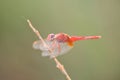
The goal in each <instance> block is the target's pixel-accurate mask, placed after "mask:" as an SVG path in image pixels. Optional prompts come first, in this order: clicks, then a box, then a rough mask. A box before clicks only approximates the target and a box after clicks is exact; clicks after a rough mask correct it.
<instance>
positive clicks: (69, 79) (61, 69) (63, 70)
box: [27, 19, 71, 80]
mask: <svg viewBox="0 0 120 80" xmlns="http://www.w3.org/2000/svg"><path fill="white" fill-rule="evenodd" d="M27 22H28V24H29V26H30V28H31V29H32V30H33V32H34V33H35V34H36V35H37V36H38V38H39V39H40V40H41V41H42V43H43V44H44V46H45V47H46V48H48V49H49V53H50V54H53V51H52V50H51V49H50V47H49V46H48V45H47V44H46V43H45V41H44V39H43V38H42V37H41V35H40V33H39V31H38V30H36V29H35V28H34V27H33V26H32V23H31V22H30V20H29V19H28V20H27ZM53 60H54V61H55V63H56V67H57V68H58V69H59V70H60V71H61V72H62V73H63V74H64V75H65V76H66V79H67V80H71V78H70V76H69V75H68V73H67V72H66V70H65V68H64V66H63V65H62V64H61V63H60V61H58V59H57V58H56V57H55V56H53Z"/></svg>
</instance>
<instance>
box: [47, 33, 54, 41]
mask: <svg viewBox="0 0 120 80" xmlns="http://www.w3.org/2000/svg"><path fill="white" fill-rule="evenodd" d="M54 37H55V34H53V33H51V34H49V35H48V37H47V40H50V41H51V40H53V39H54Z"/></svg>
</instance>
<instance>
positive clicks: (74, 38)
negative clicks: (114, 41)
mask: <svg viewBox="0 0 120 80" xmlns="http://www.w3.org/2000/svg"><path fill="white" fill-rule="evenodd" d="M100 38H101V36H71V38H70V39H71V40H72V41H73V42H75V41H79V40H89V39H100Z"/></svg>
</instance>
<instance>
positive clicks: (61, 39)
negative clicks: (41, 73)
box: [55, 33, 70, 42]
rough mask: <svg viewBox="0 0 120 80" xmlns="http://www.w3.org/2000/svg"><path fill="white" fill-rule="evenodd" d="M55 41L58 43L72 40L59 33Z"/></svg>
mask: <svg viewBox="0 0 120 80" xmlns="http://www.w3.org/2000/svg"><path fill="white" fill-rule="evenodd" d="M55 39H56V40H57V41H58V42H68V41H69V39H70V38H69V36H68V35H67V34H64V33H59V34H56V35H55Z"/></svg>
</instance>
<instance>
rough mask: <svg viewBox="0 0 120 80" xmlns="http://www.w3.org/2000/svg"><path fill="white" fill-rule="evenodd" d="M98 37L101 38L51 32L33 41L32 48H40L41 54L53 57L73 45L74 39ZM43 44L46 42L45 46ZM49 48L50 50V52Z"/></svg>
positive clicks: (95, 37) (65, 51) (93, 37)
mask: <svg viewBox="0 0 120 80" xmlns="http://www.w3.org/2000/svg"><path fill="white" fill-rule="evenodd" d="M33 30H34V28H33ZM34 32H35V30H34ZM37 33H38V31H36V34H37ZM38 37H39V36H38ZM99 38H101V36H69V35H68V34H65V33H58V34H53V33H51V34H49V35H48V36H47V38H46V39H44V40H43V39H40V40H38V41H35V42H34V43H33V48H34V49H39V50H41V51H42V56H50V58H53V57H57V56H59V55H62V54H64V53H67V51H69V50H70V49H71V48H72V47H73V45H74V42H76V41H80V40H89V39H99ZM45 44H47V46H46V45H45ZM50 49H51V50H52V54H50Z"/></svg>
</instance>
